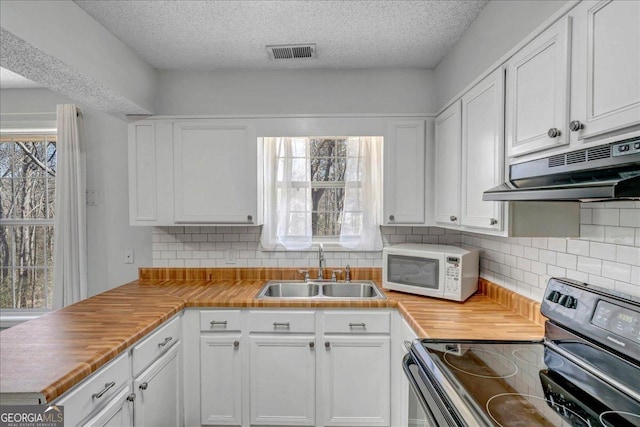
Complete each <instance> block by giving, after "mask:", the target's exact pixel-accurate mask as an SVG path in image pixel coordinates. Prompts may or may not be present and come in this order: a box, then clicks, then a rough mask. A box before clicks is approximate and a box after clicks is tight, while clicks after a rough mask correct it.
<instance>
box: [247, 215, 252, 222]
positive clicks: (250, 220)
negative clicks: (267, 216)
mask: <svg viewBox="0 0 640 427" xmlns="http://www.w3.org/2000/svg"><path fill="white" fill-rule="evenodd" d="M247 222H251V223H253V216H251V215H247Z"/></svg>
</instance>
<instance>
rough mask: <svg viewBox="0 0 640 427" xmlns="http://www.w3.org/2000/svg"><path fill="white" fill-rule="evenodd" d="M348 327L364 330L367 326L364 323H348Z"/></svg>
mask: <svg viewBox="0 0 640 427" xmlns="http://www.w3.org/2000/svg"><path fill="white" fill-rule="evenodd" d="M349 327H350V328H366V327H367V324H366V323H364V322H359V323H349Z"/></svg>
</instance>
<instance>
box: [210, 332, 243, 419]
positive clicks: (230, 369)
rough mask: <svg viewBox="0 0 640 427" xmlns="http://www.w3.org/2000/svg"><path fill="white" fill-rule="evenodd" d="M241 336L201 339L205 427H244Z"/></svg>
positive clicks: (218, 335)
mask: <svg viewBox="0 0 640 427" xmlns="http://www.w3.org/2000/svg"><path fill="white" fill-rule="evenodd" d="M240 338H241V337H240V335H220V334H217V335H213V336H211V335H209V336H202V337H201V338H200V372H201V382H200V415H201V422H202V424H203V425H233V426H240V425H242V376H243V375H242V353H241V352H242V349H241V346H240Z"/></svg>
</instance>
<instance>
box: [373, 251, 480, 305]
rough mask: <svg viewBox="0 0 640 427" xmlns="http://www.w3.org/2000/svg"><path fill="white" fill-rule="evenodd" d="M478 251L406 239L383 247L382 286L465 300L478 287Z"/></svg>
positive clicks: (429, 295)
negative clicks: (401, 242)
mask: <svg viewBox="0 0 640 427" xmlns="http://www.w3.org/2000/svg"><path fill="white" fill-rule="evenodd" d="M478 262H479V254H478V251H477V250H466V249H462V248H458V247H456V246H444V245H426V244H418V243H406V244H400V245H394V246H388V247H386V248H384V249H383V250H382V287H383V288H385V289H390V290H393V291H400V292H408V293H411V294H418V295H424V296H428V297H436V298H445V299H450V300H454V301H464V300H466V299H467V298H469V297H470V296H471V295H473V293H475V292H476V291H477V290H478V271H479V264H478Z"/></svg>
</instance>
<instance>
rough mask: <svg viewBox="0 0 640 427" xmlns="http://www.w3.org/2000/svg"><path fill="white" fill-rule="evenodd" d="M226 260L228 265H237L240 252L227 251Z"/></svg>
mask: <svg viewBox="0 0 640 427" xmlns="http://www.w3.org/2000/svg"><path fill="white" fill-rule="evenodd" d="M224 259H225V262H226V263H227V264H235V263H236V260H237V259H238V251H237V250H236V249H225V251H224Z"/></svg>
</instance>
